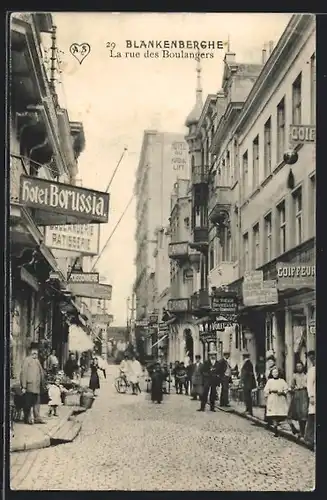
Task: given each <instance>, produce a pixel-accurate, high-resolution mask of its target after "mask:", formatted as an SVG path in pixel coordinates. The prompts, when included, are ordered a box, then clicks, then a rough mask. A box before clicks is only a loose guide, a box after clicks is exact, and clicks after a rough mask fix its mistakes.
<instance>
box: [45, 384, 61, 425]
mask: <svg viewBox="0 0 327 500" xmlns="http://www.w3.org/2000/svg"><path fill="white" fill-rule="evenodd" d="M62 392H63V387H62V386H61V385H60V380H59V379H58V378H55V379H54V380H52V381H51V382H50V383H49V386H48V396H49V403H48V406H49V411H48V416H49V417H51V415H52V414H53V416H54V417H58V413H57V410H58V406H61V405H62V402H61V393H62Z"/></svg>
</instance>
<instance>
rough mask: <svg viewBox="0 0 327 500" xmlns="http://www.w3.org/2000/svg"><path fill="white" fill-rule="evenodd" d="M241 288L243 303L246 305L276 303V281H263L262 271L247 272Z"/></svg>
mask: <svg viewBox="0 0 327 500" xmlns="http://www.w3.org/2000/svg"><path fill="white" fill-rule="evenodd" d="M242 288H243V304H244V305H245V306H247V307H254V306H264V305H265V306H267V305H273V304H278V291H277V286H276V281H274V280H266V281H264V280H263V272H262V271H253V272H250V273H247V274H246V275H245V276H244V281H243V287H242Z"/></svg>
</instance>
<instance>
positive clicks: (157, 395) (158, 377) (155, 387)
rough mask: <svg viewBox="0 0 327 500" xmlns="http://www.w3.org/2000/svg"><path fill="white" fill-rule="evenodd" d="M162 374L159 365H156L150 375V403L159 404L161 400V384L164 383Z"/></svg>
mask: <svg viewBox="0 0 327 500" xmlns="http://www.w3.org/2000/svg"><path fill="white" fill-rule="evenodd" d="M164 376H165V374H164V372H163V370H162V369H161V366H160V363H156V364H155V366H154V369H153V371H152V373H151V380H152V384H151V401H152V402H153V403H154V402H157V403H158V404H161V402H162V399H163V391H162V384H163V381H164Z"/></svg>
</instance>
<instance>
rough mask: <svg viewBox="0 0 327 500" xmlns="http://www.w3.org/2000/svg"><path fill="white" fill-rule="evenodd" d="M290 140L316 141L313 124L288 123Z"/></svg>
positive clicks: (296, 142) (297, 142) (298, 141)
mask: <svg viewBox="0 0 327 500" xmlns="http://www.w3.org/2000/svg"><path fill="white" fill-rule="evenodd" d="M290 141H291V142H292V143H295V144H302V143H304V142H311V143H312V142H315V141H316V127H315V125H290Z"/></svg>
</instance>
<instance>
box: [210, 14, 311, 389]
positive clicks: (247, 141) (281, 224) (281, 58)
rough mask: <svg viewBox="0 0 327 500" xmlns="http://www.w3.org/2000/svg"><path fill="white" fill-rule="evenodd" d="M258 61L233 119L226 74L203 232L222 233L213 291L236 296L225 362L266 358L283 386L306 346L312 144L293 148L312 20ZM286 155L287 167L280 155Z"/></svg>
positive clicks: (304, 98)
mask: <svg viewBox="0 0 327 500" xmlns="http://www.w3.org/2000/svg"><path fill="white" fill-rule="evenodd" d="M271 49H272V47H271ZM263 63H264V64H263V67H262V70H261V71H260V72H259V74H258V75H255V74H254V75H253V77H254V80H255V81H254V82H253V83H252V86H250V88H249V89H248V92H247V95H244V94H243V102H242V105H241V107H240V108H239V111H238V112H237V113H236V114H235V118H234V120H233V119H229V118H230V117H231V113H232V107H231V103H233V100H235V99H233V88H234V89H235V91H236V89H237V87H235V85H236V82H235V81H234V79H233V77H231V78H229V80H231V84H230V86H229V89H228V90H227V89H226V90H225V92H224V94H225V99H226V101H227V103H228V104H225V111H224V113H223V114H222V116H221V117H218V123H217V127H216V130H215V135H214V138H213V144H212V147H211V152H212V154H213V155H214V158H215V160H214V162H213V166H212V169H211V171H210V172H211V173H214V181H213V182H214V183H216V185H215V187H214V189H211V190H210V191H209V202H208V205H209V212H208V215H209V220H210V224H212V226H211V231H210V232H212V231H213V232H214V233H215V231H216V227H217V226H218V228H219V226H225V228H224V230H223V231H221V230H220V229H219V232H218V234H215V235H214V237H213V238H212V239H211V237H209V270H210V268H211V270H210V272H209V281H210V284H211V286H212V285H214V286H219V285H220V284H221V283H222V278H223V276H224V279H223V281H224V283H223V284H226V285H228V287H229V289H230V290H234V291H235V293H237V295H238V297H239V303H240V311H239V312H240V315H239V322H238V325H237V327H236V328H234V331H233V332H232V339H233V340H232V342H231V350H232V353H231V354H232V358H234V362H235V363H236V362H239V361H240V359H241V353H242V351H243V350H247V351H248V352H249V353H250V355H251V358H252V360H253V361H254V362H256V361H257V360H258V358H259V357H265V356H266V354H267V353H268V352H269V353H270V352H274V354H275V355H276V359H277V364H278V366H279V367H280V368H281V369H282V370H283V371H284V373H285V374H286V379H287V381H290V378H291V376H292V373H293V369H294V363H295V360H296V359H301V360H302V361H304V362H305V352H306V351H307V350H308V349H312V348H314V347H315V284H314V272H315V144H314V142H303V141H302V142H301V141H300V142H296V140H297V136H296V134H297V133H298V130H301V126H302V125H303V126H313V127H314V126H315V106H316V101H315V85H316V83H315V78H316V77H315V19H314V16H311V15H304V14H303V15H302V14H301V15H294V16H293V17H292V19H291V21H290V23H289V24H288V26H287V28H286V29H285V31H284V33H283V34H282V36H281V38H280V40H279V41H278V43H277V45H276V47H275V48H274V49H273V50H271V53H269V54H268V59H267V60H265V59H264V60H263ZM236 66H238V65H236ZM257 69H259V67H258V68H257ZM253 70H255V68H253ZM243 74H244V72H243ZM227 81H228V80H227ZM223 86H224V82H223ZM244 97H245V99H244ZM236 101H239V99H238V98H237V99H236ZM234 113H235V112H234ZM291 125H294V126H295V127H291ZM292 131H293V132H292ZM291 132H292V134H293V139H292V136H291ZM300 134H301V132H300ZM293 148H295V150H296V151H297V154H298V161H297V162H296V163H295V164H294V165H291V166H290V165H288V164H286V163H285V159H284V154H285V152H286V151H287V150H290V149H293ZM212 177H213V176H211V178H212ZM223 177H224V178H225V179H226V180H223ZM226 183H227V189H225V186H226ZM210 245H211V248H210ZM224 246H225V248H224ZM215 252H216V255H217V258H216V259H215ZM210 256H212V258H211V257H210ZM224 256H225V257H224ZM224 266H225V269H224ZM226 266H227V267H226ZM217 271H219V272H218V273H217ZM251 280H253V283H254V285H253V287H252V290H251V286H250V287H249V285H248V283H249V281H251ZM256 280H258V281H256ZM245 282H246V283H245ZM253 288H254V289H256V290H254V289H253Z"/></svg>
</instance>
